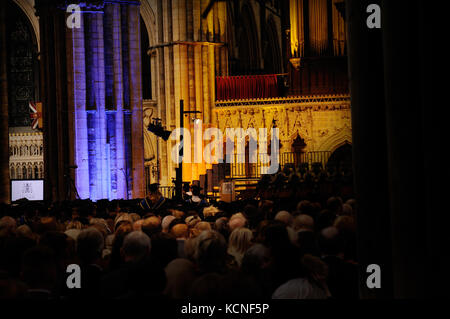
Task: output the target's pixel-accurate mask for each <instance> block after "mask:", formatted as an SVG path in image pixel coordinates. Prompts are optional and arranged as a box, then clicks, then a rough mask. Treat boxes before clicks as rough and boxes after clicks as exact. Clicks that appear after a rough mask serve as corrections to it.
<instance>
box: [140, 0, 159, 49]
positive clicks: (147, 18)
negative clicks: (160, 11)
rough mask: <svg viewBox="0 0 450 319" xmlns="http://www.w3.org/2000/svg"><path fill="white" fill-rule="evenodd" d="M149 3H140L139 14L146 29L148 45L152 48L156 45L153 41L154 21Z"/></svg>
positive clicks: (145, 1) (154, 40) (147, 1)
mask: <svg viewBox="0 0 450 319" xmlns="http://www.w3.org/2000/svg"><path fill="white" fill-rule="evenodd" d="M149 2H150V1H149V0H144V1H141V6H140V12H141V17H142V20H143V21H144V24H145V27H146V29H147V34H148V41H149V44H150V45H151V46H152V45H155V43H156V39H155V32H156V19H155V13H154V11H153V9H152V6H151V4H150V3H149Z"/></svg>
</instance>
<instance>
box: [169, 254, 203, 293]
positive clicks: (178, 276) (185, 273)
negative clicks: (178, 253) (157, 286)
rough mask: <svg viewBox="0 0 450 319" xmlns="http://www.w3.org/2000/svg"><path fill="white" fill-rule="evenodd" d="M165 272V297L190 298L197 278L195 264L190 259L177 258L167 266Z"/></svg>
mask: <svg viewBox="0 0 450 319" xmlns="http://www.w3.org/2000/svg"><path fill="white" fill-rule="evenodd" d="M165 272H166V277H167V285H166V288H165V290H164V295H166V296H167V297H169V298H171V299H184V298H187V297H189V291H190V289H191V286H192V283H193V282H194V280H195V278H196V275H195V265H194V263H192V262H191V261H190V260H188V259H184V258H177V259H174V260H172V261H171V262H170V263H169V264H168V265H167V266H166V268H165Z"/></svg>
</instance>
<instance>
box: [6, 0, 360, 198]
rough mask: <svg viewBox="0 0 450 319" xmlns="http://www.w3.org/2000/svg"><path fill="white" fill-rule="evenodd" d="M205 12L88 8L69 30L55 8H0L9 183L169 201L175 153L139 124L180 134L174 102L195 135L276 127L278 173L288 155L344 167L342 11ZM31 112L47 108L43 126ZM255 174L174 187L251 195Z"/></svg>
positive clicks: (29, 4) (188, 170)
mask: <svg viewBox="0 0 450 319" xmlns="http://www.w3.org/2000/svg"><path fill="white" fill-rule="evenodd" d="M208 4H209V1H206V0H205V1H169V2H167V1H128V2H123V1H108V2H105V3H103V2H102V1H87V2H86V4H83V6H82V8H81V10H82V11H81V19H80V25H79V26H76V27H74V28H69V27H67V26H66V20H67V19H69V18H70V17H69V15H70V14H71V13H70V12H69V13H68V12H67V10H66V9H67V5H66V6H65V7H64V3H63V2H61V3H59V2H58V1H56V2H55V1H36V2H34V1H6V2H5V3H4V4H2V6H4V8H3V9H4V10H2V12H7V13H8V14H7V15H6V16H5V19H2V24H3V26H2V30H3V31H2V32H3V36H2V39H3V41H4V44H5V46H2V47H4V48H6V52H5V53H6V56H4V59H3V60H2V61H3V62H2V63H3V68H2V70H4V71H5V72H6V78H7V82H5V83H4V87H3V90H4V91H2V92H4V93H5V100H2V105H3V106H4V107H6V105H7V108H6V110H8V127H9V130H8V134H9V141H10V142H9V149H10V151H9V154H10V157H9V177H10V178H11V179H42V178H45V179H46V188H45V189H46V195H47V196H48V198H52V199H55V200H56V199H59V200H61V199H67V196H71V197H73V196H75V192H74V191H73V189H71V190H68V187H69V186H70V185H71V184H70V183H68V181H67V178H66V177H65V176H67V175H69V176H71V179H72V180H73V181H74V183H75V186H76V190H77V192H78V196H79V197H80V198H90V199H92V200H98V199H103V198H108V199H121V198H127V199H128V198H139V197H143V196H144V195H145V194H146V190H147V189H146V188H147V187H148V185H150V184H152V183H159V184H160V185H161V186H162V187H166V188H167V191H170V190H171V188H172V187H173V179H174V178H175V175H176V170H175V169H176V167H177V166H178V164H177V163H174V162H173V161H171V159H170V155H171V149H172V147H173V145H174V142H171V141H167V142H166V141H163V140H162V139H160V138H159V137H157V136H156V135H155V134H152V132H150V131H148V130H147V127H148V125H149V124H150V123H152V122H153V121H154V119H156V118H157V119H159V123H161V125H162V126H163V127H164V129H165V130H168V131H172V130H174V129H175V128H177V127H178V126H179V123H180V108H179V104H180V100H183V101H184V104H185V106H184V111H185V112H186V113H187V114H189V112H197V113H191V114H195V119H197V120H198V119H200V120H201V121H202V123H203V126H204V128H208V127H217V128H219V129H220V130H222V131H225V130H226V128H243V129H244V130H247V129H248V128H254V129H256V130H258V129H259V128H267V129H271V128H272V127H273V126H274V125H275V126H276V127H278V128H279V140H280V165H281V168H284V167H285V166H288V165H294V164H296V162H295V161H296V160H295V158H297V157H296V156H300V157H301V158H302V161H303V163H305V165H306V166H307V167H308V169H309V168H311V167H312V166H313V164H320V165H321V166H322V167H323V168H325V167H326V165H327V163H328V160H329V158H330V157H331V156H333V158H334V159H335V161H334V162H336V163H337V165H340V162H341V161H342V165H341V166H344V165H347V166H349V167H351V147H348V146H351V143H352V137H351V136H352V130H351V114H350V113H351V112H350V97H349V89H348V76H347V45H346V42H347V41H346V31H345V18H344V17H345V14H344V12H343V7H342V4H343V1H338V0H333V1H327V0H313V1H303V0H297V1H217V2H212V6H211V8H210V9H209V12H205V10H206V9H207V7H208ZM30 102H31V103H36V102H37V103H42V107H43V108H42V112H41V113H40V114H41V115H42V118H41V119H40V120H41V121H42V124H43V125H42V124H41V127H42V128H41V129H39V127H37V128H34V129H33V128H32V126H31V124H32V123H31V122H32V119H30V115H29V114H30V108H29V103H30ZM6 110H5V111H6ZM183 124H184V127H185V128H192V127H193V121H192V117H188V116H185V118H184V123H183ZM4 129H5V130H6V127H5V128H4ZM44 137H45V138H44ZM296 139H297V140H296ZM295 141H297V144H298V143H300V142H301V143H302V144H304V145H302V147H300V148H299V147H298V146H297V147H294V146H295V145H294V142H295ZM247 144H248V140H247ZM44 145H45V147H44ZM203 146H204V145H203ZM294 148H295V149H294ZM236 152H237V150H235V153H236ZM339 154H341V155H340V156H338V155H339ZM235 155H239V154H235ZM336 156H338V157H336ZM6 162H7V161H5V162H4V163H6ZM2 165H5V164H3V163H2ZM71 167H76V168H71ZM258 167H259V159H258V161H257V163H255V164H254V165H253V166H251V167H250V166H249V165H244V164H242V165H239V164H238V163H236V164H231V165H228V166H225V165H219V164H218V163H216V164H214V163H213V164H206V163H192V164H189V163H184V164H183V173H182V176H183V177H182V178H183V181H185V182H194V183H195V182H197V183H201V186H202V188H204V189H205V190H207V191H208V192H213V191H215V190H216V189H217V187H218V186H219V185H218V183H219V182H220V181H221V180H223V179H226V178H231V179H233V178H239V179H241V180H243V181H242V182H241V184H242V183H243V184H242V185H244V186H245V185H250V184H251V181H252V180H255V179H257V178H259V177H260V175H261V174H260V171H259V170H258ZM50 168H51V169H50ZM208 182H209V183H208ZM244 188H245V187H244ZM68 194H69V195H68ZM6 195H7V194H5V196H6ZM6 197H8V196H6Z"/></svg>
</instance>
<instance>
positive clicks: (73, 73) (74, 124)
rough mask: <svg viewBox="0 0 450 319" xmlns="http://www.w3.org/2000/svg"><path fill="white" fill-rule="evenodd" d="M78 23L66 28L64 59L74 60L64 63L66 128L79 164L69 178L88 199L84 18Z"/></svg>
mask: <svg viewBox="0 0 450 319" xmlns="http://www.w3.org/2000/svg"><path fill="white" fill-rule="evenodd" d="M82 17H83V15H82ZM80 22H81V24H80V28H73V29H69V28H67V29H66V32H67V41H66V43H67V60H68V61H73V63H70V64H69V65H68V66H67V78H68V83H67V85H68V108H69V114H70V115H71V118H70V119H69V125H68V129H69V132H74V138H72V139H70V145H71V147H70V150H71V154H72V156H70V157H71V158H72V159H73V160H74V164H75V165H77V166H78V168H77V169H76V173H75V174H73V175H72V178H74V180H75V185H76V187H77V190H78V193H79V196H80V197H81V198H89V196H90V193H89V187H88V186H87V187H84V184H85V183H86V181H88V180H89V156H88V130H87V116H86V67H85V45H84V19H81V21H80ZM71 173H72V172H71Z"/></svg>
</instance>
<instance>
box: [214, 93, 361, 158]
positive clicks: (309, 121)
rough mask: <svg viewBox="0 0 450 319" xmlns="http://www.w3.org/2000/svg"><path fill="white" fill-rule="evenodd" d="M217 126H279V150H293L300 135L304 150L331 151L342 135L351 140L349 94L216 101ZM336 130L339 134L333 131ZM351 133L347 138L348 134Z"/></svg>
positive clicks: (223, 128)
mask: <svg viewBox="0 0 450 319" xmlns="http://www.w3.org/2000/svg"><path fill="white" fill-rule="evenodd" d="M215 112H216V114H217V119H218V127H219V128H220V129H221V130H222V131H223V132H225V128H227V127H235V128H237V127H241V125H240V123H241V122H242V123H244V124H245V125H244V127H243V128H244V129H247V128H249V127H253V128H255V129H258V128H267V129H271V128H272V124H273V120H275V123H276V126H277V127H278V128H279V132H280V141H281V142H282V146H281V149H280V151H281V152H292V147H291V146H292V143H293V142H294V140H295V138H296V137H297V136H301V138H302V139H303V141H304V143H305V144H306V146H305V149H304V151H305V152H311V151H331V150H332V148H333V147H334V146H335V145H334V144H335V143H340V142H341V141H340V140H341V139H347V140H349V142H351V131H352V130H351V110H350V97H349V96H342V95H337V96H309V97H291V98H279V99H265V100H253V101H252V102H251V103H250V101H231V102H228V101H225V102H222V101H221V102H218V103H216V108H215ZM336 134H338V135H336ZM349 137H350V138H349Z"/></svg>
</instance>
